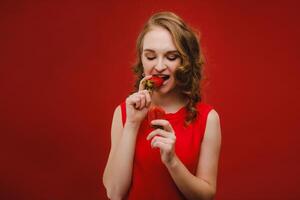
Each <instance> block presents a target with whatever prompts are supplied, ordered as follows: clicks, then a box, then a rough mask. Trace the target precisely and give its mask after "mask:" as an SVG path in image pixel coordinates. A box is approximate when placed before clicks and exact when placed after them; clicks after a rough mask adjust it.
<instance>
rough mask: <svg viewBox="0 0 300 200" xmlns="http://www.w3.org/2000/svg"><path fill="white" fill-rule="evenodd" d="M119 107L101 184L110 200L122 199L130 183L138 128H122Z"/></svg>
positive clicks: (129, 125)
mask: <svg viewBox="0 0 300 200" xmlns="http://www.w3.org/2000/svg"><path fill="white" fill-rule="evenodd" d="M121 120H122V116H121V108H120V106H119V107H117V108H116V110H115V112H114V117H113V122H112V128H111V151H110V154H109V158H108V162H107V165H106V168H105V170H104V174H103V184H104V186H105V188H106V190H107V196H108V198H110V199H122V197H123V196H125V195H126V193H127V191H128V188H129V187H130V183H131V175H132V165H133V157H134V150H135V142H136V135H137V131H138V128H139V127H138V126H137V125H133V124H130V123H126V124H125V125H124V128H123V127H122V121H121Z"/></svg>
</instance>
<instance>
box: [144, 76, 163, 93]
mask: <svg viewBox="0 0 300 200" xmlns="http://www.w3.org/2000/svg"><path fill="white" fill-rule="evenodd" d="M163 82H164V79H163V78H162V77H159V76H152V77H151V78H150V79H148V80H146V81H145V89H146V90H154V89H157V88H159V87H160V86H162V84H163Z"/></svg>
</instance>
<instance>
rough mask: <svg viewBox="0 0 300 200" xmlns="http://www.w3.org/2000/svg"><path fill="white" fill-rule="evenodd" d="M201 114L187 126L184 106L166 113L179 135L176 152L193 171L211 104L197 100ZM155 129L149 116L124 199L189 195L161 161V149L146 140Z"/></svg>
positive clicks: (150, 199) (169, 199)
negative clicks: (149, 121) (176, 182)
mask: <svg viewBox="0 0 300 200" xmlns="http://www.w3.org/2000/svg"><path fill="white" fill-rule="evenodd" d="M197 109H198V112H199V114H198V117H197V119H196V120H195V121H194V122H193V123H192V124H190V125H189V126H188V127H185V126H184V120H185V116H186V109H185V107H183V108H181V109H180V110H178V111H177V112H176V113H168V114H166V117H165V119H166V120H168V121H169V122H170V123H171V125H172V127H173V129H174V131H175V135H176V144H175V152H176V155H177V156H178V158H179V159H180V160H181V161H182V163H183V164H184V165H185V166H186V168H187V169H188V170H189V171H190V172H191V173H192V174H194V175H195V174H196V169H197V164H198V160H199V153H200V146H201V141H202V139H203V135H204V131H205V127H206V119H207V115H208V113H209V111H210V110H212V109H213V108H212V106H210V105H208V104H204V103H202V102H201V103H198V105H197ZM121 110H122V122H123V125H124V123H125V121H126V105H125V103H122V104H121ZM152 130H153V129H152V128H150V127H149V125H148V122H147V118H145V119H144V121H143V122H142V123H141V126H140V129H139V133H138V136H137V140H136V147H135V155H134V163H133V173H132V183H131V187H130V189H129V191H128V194H127V196H126V198H125V199H128V200H177V199H186V198H185V197H184V195H183V194H182V193H181V192H180V190H179V189H178V188H177V186H176V184H175V182H174V181H173V179H172V177H171V175H170V174H169V172H168V169H167V168H166V167H165V165H164V164H163V163H162V161H161V157H160V150H159V149H158V148H155V149H152V148H151V145H150V144H151V140H149V141H148V140H146V137H147V135H148V134H149V133H150V132H151V131H152Z"/></svg>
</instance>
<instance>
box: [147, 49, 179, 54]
mask: <svg viewBox="0 0 300 200" xmlns="http://www.w3.org/2000/svg"><path fill="white" fill-rule="evenodd" d="M144 51H150V52H153V53H155V51H154V50H153V49H144ZM169 53H179V52H178V51H177V50H171V51H167V52H166V54H169Z"/></svg>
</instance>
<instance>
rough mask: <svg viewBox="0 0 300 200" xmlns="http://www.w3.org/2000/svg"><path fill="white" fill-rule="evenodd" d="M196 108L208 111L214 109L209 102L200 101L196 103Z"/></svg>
mask: <svg viewBox="0 0 300 200" xmlns="http://www.w3.org/2000/svg"><path fill="white" fill-rule="evenodd" d="M196 108H197V110H198V111H203V110H207V111H210V110H213V109H214V107H213V106H212V105H211V104H208V103H206V102H202V101H201V102H199V103H197V106H196Z"/></svg>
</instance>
